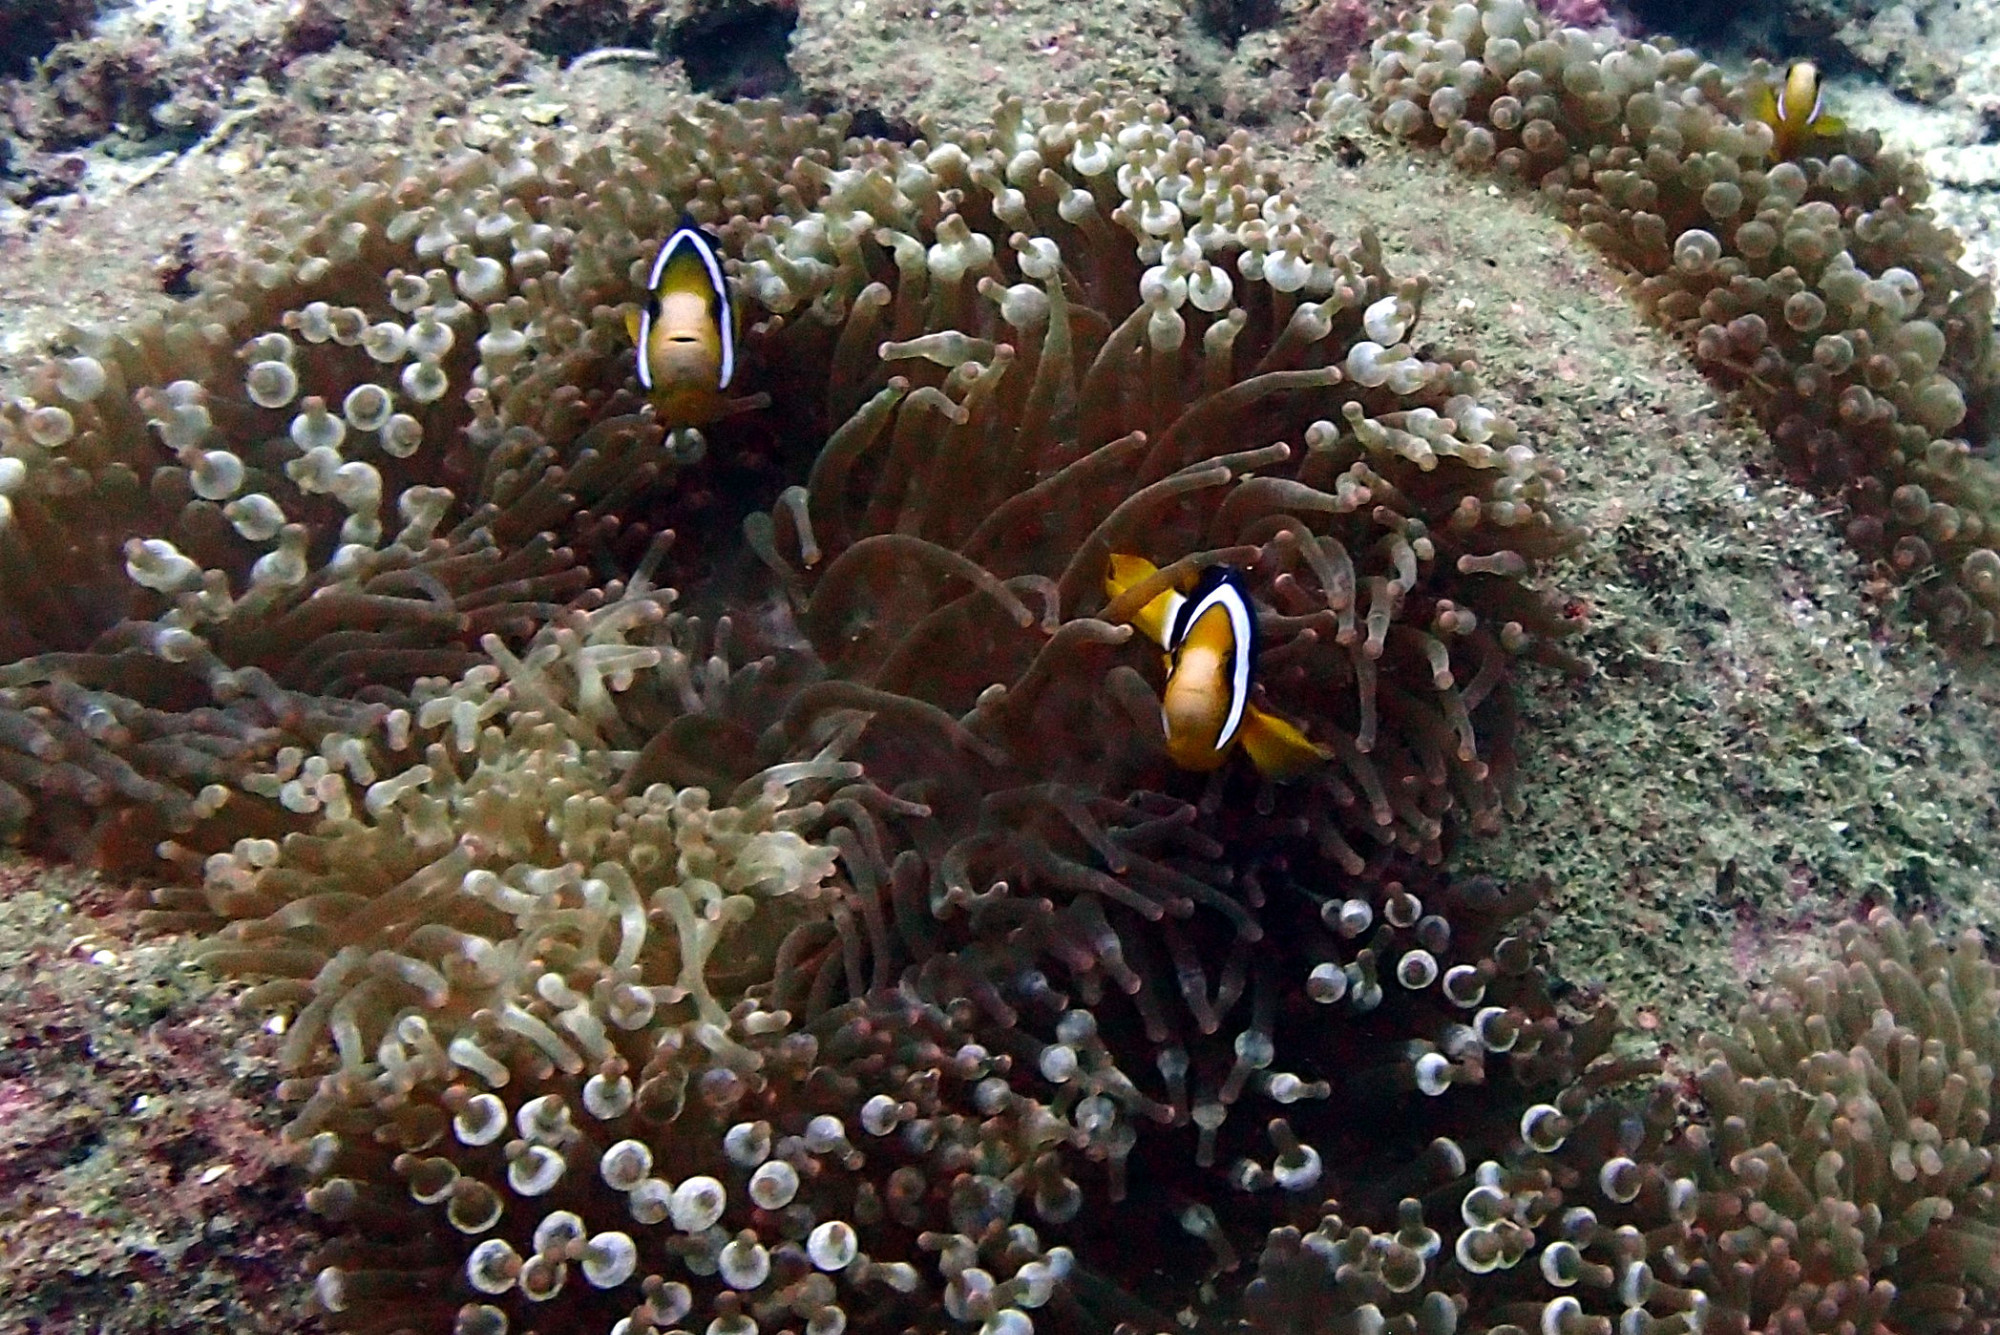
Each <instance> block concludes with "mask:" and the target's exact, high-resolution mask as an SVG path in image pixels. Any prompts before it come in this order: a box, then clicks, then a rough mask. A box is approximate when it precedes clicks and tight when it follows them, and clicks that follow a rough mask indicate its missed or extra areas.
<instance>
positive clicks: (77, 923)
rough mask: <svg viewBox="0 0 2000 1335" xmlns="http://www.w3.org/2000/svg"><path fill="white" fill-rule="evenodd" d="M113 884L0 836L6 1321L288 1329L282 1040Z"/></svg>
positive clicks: (0, 1185) (294, 1287)
mask: <svg viewBox="0 0 2000 1335" xmlns="http://www.w3.org/2000/svg"><path fill="white" fill-rule="evenodd" d="M119 897H120V892H119V891H118V890H117V889H115V888H113V887H110V886H107V885H104V884H103V883H101V882H99V881H98V880H97V878H95V877H93V876H91V875H89V874H88V873H82V872H77V871H73V870H69V869H56V868H48V867H44V866H41V865H39V864H37V863H35V862H33V861H31V860H28V859H24V858H20V857H18V856H17V855H14V854H12V853H7V854H0V997H4V999H5V1002H4V1005H3V1006H0V1329H4V1330H6V1331H8V1332H9V1333H10V1335H13V1333H15V1332H27V1331H33V1330H45V1331H46V1330H65V1331H67V1330H99V1331H105V1332H118V1333H120V1335H122V1333H123V1332H138V1331H143V1330H158V1331H179V1332H190V1333H191V1335H192V1333H193V1332H202V1331H212V1330H215V1329H216V1328H218V1326H224V1325H226V1326H227V1327H228V1328H229V1329H231V1330H239V1331H244V1332H252V1333H259V1332H278V1331H286V1330H292V1329H295V1328H296V1325H297V1322H298V1319H299V1312H300V1310H301V1308H302V1299H303V1297H304V1293H303V1288H304V1285H305V1283H306V1282H307V1280H308V1279H309V1277H310V1274H311V1271H310V1268H309V1267H308V1265H307V1262H308V1260H309V1258H310V1255H311V1253H312V1252H313V1250H314V1249H315V1248H316V1247H317V1246H319V1245H320V1239H319V1238H318V1236H317V1233H318V1230H317V1229H315V1228H313V1227H311V1225H310V1223H309V1221H306V1220H304V1219H302V1218H301V1214H300V1211H299V1209H298V1206H297V1192H298V1183H297V1175H296V1172H295V1171H294V1170H293V1169H291V1168H290V1167H289V1166H288V1164H289V1160H290V1155H289V1154H288V1153H287V1152H286V1149H285V1147H284V1145H283V1143H282V1141H281V1140H280V1137H279V1134H278V1132H279V1127H280V1125H281V1124H282V1121H283V1118H282V1117H281V1116H280V1115H279V1113H278V1110H277V1109H276V1108H275V1107H274V1106H273V1103H272V1100H271V1090H272V1087H273V1086H274V1085H275V1083H276V1081H277V1070H276V1060H275V1056H276V1051H277V1047H278V1043H279V1040H278V1039H277V1038H276V1037H275V1036H274V1035H272V1034H271V1033H269V1032H268V1031H266V1030H265V1029H264V1028H263V1027H262V1026H263V1019H264V1017H262V1016H261V1015H259V1014H257V1013H254V1012H251V1011H248V1010H245V1009H242V1008H240V1007H237V1006H236V1005H235V1004H234V1002H233V1000H232V999H231V998H229V997H228V996H227V995H224V994H218V993H217V991H216V990H215V988H214V986H213V983H212V981H211V980H210V979H209V977H208V975H206V974H205V973H204V972H202V971H201V970H199V969H197V968H195V967H194V966H193V965H192V964H190V963H189V962H188V960H187V946H188V944H189V943H188V942H187V941H186V940H185V939H178V940H177V939H172V938H166V939H162V938H160V937H158V936H152V937H142V936H141V935H140V934H138V933H136V932H135V931H134V929H133V924H132V920H131V917H130V915H129V914H123V915H121V914H119V913H118V912H117V911H116V908H115V905H116V902H117V900H118V898H119Z"/></svg>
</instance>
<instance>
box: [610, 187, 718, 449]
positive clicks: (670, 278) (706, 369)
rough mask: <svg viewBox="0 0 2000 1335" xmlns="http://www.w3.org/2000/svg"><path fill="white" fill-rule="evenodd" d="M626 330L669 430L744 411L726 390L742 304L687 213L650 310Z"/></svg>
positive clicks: (657, 276)
mask: <svg viewBox="0 0 2000 1335" xmlns="http://www.w3.org/2000/svg"><path fill="white" fill-rule="evenodd" d="M625 328H626V330H627V332H628V333H630V334H631V336H632V342H633V345H634V347H635V348H636V349H637V351H636V358H637V361H638V364H639V383H640V384H641V385H643V386H645V388H646V391H647V393H648V394H650V395H651V396H652V399H653V403H654V405H655V406H656V407H658V409H659V412H660V418H661V420H662V421H664V422H665V423H666V424H667V425H668V426H670V427H688V426H700V425H702V424H704V423H707V422H713V421H714V420H715V419H716V418H718V417H722V416H725V415H726V414H728V413H730V412H733V411H735V410H736V408H737V406H738V405H737V404H736V403H735V402H734V401H731V400H728V399H725V398H724V397H723V391H724V390H726V389H728V388H729V382H730V381H731V380H732V379H734V378H735V375H736V303H735V299H734V297H733V296H732V295H731V293H730V290H729V280H728V279H727V278H726V277H724V276H723V272H722V256H721V254H720V252H718V251H717V249H716V240H715V238H714V237H713V236H711V235H710V234H709V233H708V232H706V231H704V230H703V229H702V228H701V227H699V226H697V225H696V223H695V221H694V220H693V219H692V218H689V217H686V216H683V217H682V218H681V222H680V226H678V227H676V228H675V229H674V230H673V234H672V235H670V236H669V237H667V239H666V240H665V241H664V242H662V243H661V244H660V253H659V255H658V256H657V257H656V258H655V259H654V260H653V272H652V276H651V277H650V278H648V279H647V280H646V302H645V306H644V307H643V308H642V309H640V310H636V311H632V312H629V313H628V314H627V315H626V317H625Z"/></svg>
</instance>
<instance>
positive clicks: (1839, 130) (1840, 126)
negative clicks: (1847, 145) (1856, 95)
mask: <svg viewBox="0 0 2000 1335" xmlns="http://www.w3.org/2000/svg"><path fill="white" fill-rule="evenodd" d="M1812 132H1813V134H1814V136H1815V137H1818V136H1825V137H1826V138H1829V139H1837V138H1839V137H1840V136H1841V135H1844V134H1846V133H1847V122H1846V121H1844V120H1842V119H1841V118H1840V117H1838V116H1834V115H1829V114H1828V113H1826V112H1824V111H1822V112H1820V114H1819V118H1818V119H1817V120H1815V121H1814V122H1813V123H1812Z"/></svg>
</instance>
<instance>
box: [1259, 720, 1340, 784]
mask: <svg viewBox="0 0 2000 1335" xmlns="http://www.w3.org/2000/svg"><path fill="white" fill-rule="evenodd" d="M1242 735H1243V749H1244V750H1245V751H1248V752H1249V753H1250V761H1251V763H1252V764H1254V765H1256V767H1257V772H1258V773H1259V774H1262V775H1264V776H1265V777H1266V778H1270V779H1276V780H1277V781H1278V782H1280V783H1283V782H1284V781H1285V780H1287V779H1296V778H1297V777H1298V776H1299V775H1301V774H1304V773H1305V772H1306V771H1307V770H1309V769H1311V768H1312V767H1313V766H1315V765H1318V764H1321V763H1323V762H1325V761H1328V760H1331V759H1333V753H1332V752H1331V751H1328V750H1327V749H1326V748H1325V747H1322V746H1315V745H1314V744H1313V743H1312V742H1311V741H1310V740H1308V739H1307V737H1306V735H1305V734H1304V733H1302V732H1300V731H1299V730H1298V729H1297V728H1295V727H1293V726H1292V725H1291V724H1289V723H1287V722H1285V720H1283V719H1281V718H1279V717H1278V716H1277V715H1276V714H1269V713H1266V712H1265V711H1263V710H1261V709H1259V708H1257V706H1255V705H1252V706H1250V710H1249V716H1248V717H1247V718H1245V719H1244V721H1243V734H1242Z"/></svg>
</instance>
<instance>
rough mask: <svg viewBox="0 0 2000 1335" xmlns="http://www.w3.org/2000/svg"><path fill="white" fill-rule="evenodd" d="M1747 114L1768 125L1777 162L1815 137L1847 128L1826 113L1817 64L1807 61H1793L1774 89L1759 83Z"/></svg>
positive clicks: (1803, 148) (1828, 134)
mask: <svg viewBox="0 0 2000 1335" xmlns="http://www.w3.org/2000/svg"><path fill="white" fill-rule="evenodd" d="M1750 115H1751V116H1752V117H1753V118H1754V119H1756V120H1760V121H1762V122H1764V124H1766V125H1768V126H1770V127H1771V145H1772V148H1771V151H1772V153H1773V154H1774V155H1775V156H1776V157H1777V158H1778V159H1779V160H1780V161H1784V160H1788V159H1791V158H1795V157H1797V156H1798V155H1799V154H1800V153H1801V152H1803V151H1804V150H1805V149H1806V148H1807V146H1809V145H1810V144H1811V143H1812V141H1813V140H1815V139H1819V138H1830V137H1832V136H1834V135H1838V134H1842V133H1844V132H1845V131H1846V129H1847V127H1846V126H1845V125H1844V124H1842V123H1841V120H1840V118H1839V117H1837V116H1833V115H1830V114H1829V113H1828V112H1827V110H1826V90H1825V89H1824V88H1823V87H1821V85H1820V78H1819V67H1818V66H1817V65H1815V64H1813V63H1812V62H1811V61H1810V60H1795V61H1793V62H1792V64H1791V66H1790V68H1788V69H1787V70H1786V71H1785V78H1784V81H1783V82H1782V83H1780V84H1778V85H1777V86H1776V87H1775V88H1773V87H1772V85H1770V84H1769V83H1762V84H1759V85H1758V86H1757V90H1756V91H1755V92H1754V93H1752V94H1751V96H1750Z"/></svg>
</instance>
